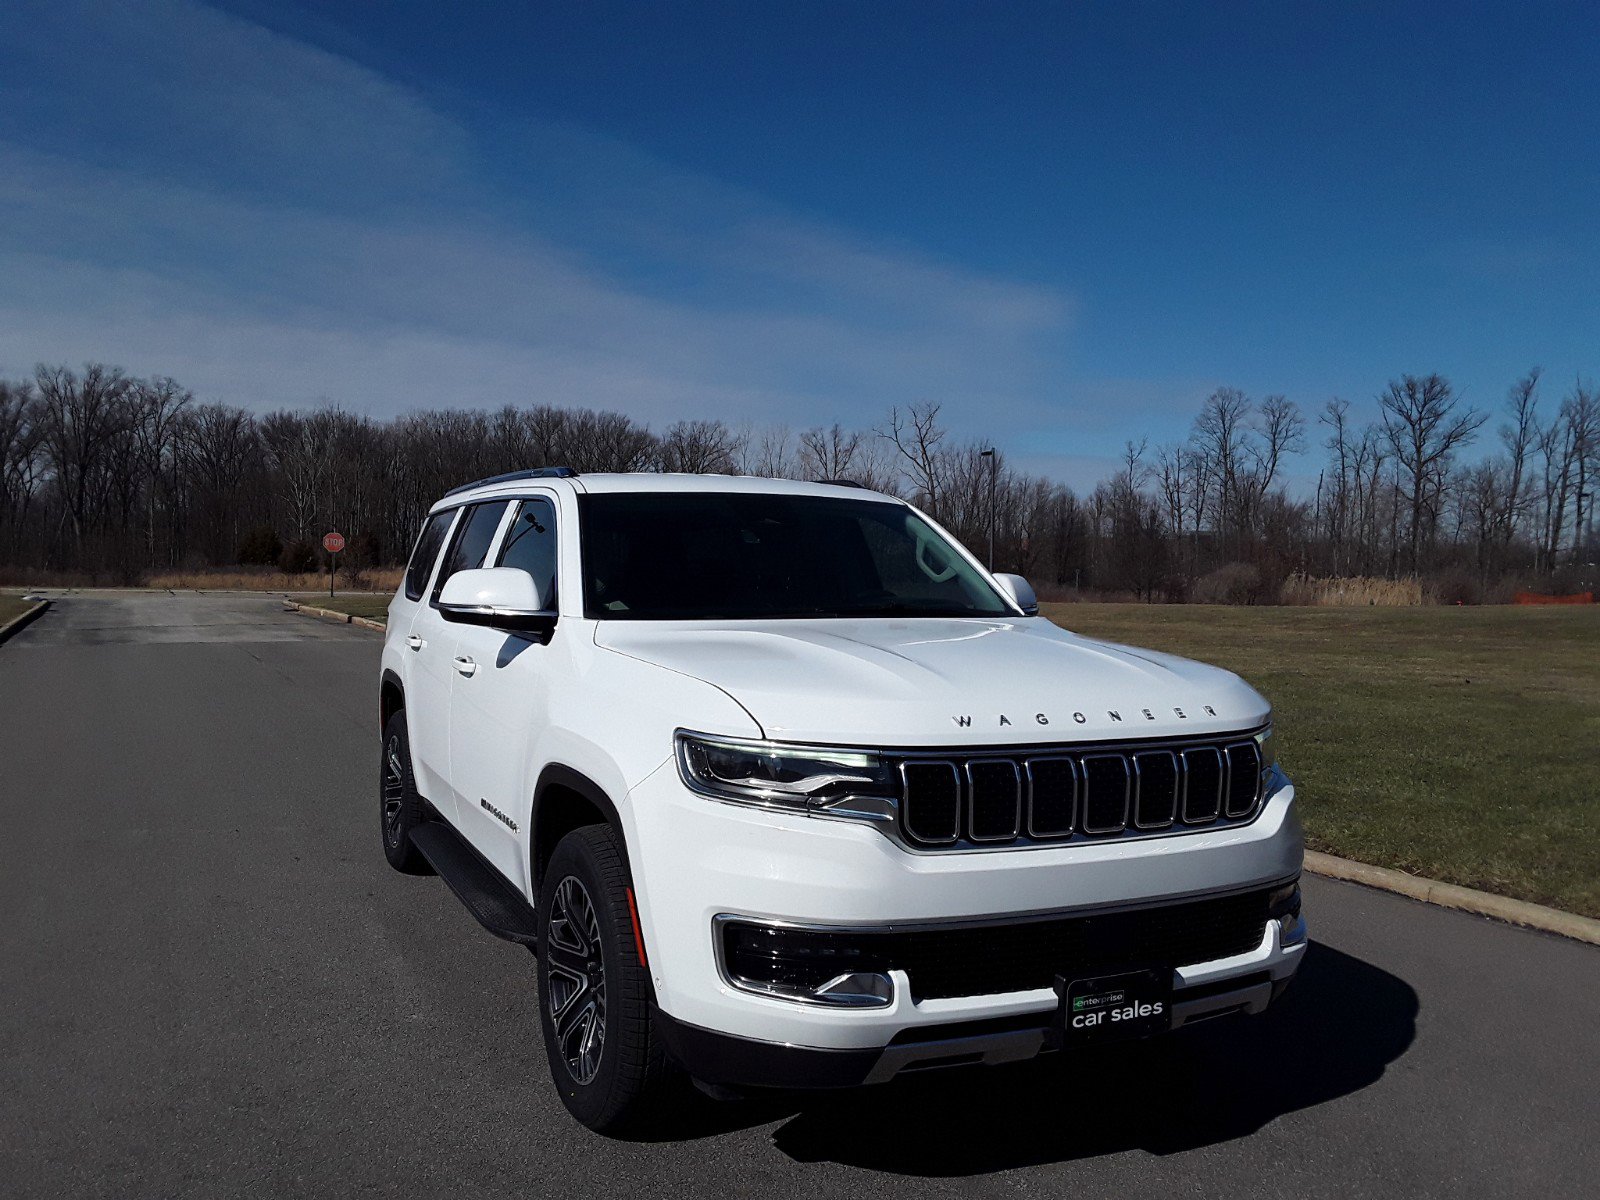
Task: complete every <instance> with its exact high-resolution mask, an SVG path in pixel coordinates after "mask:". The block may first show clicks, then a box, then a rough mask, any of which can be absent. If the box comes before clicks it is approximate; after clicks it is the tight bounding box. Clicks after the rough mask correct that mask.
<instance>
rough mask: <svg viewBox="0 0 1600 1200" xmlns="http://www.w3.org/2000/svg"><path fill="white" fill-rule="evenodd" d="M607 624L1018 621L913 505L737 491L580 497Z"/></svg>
mask: <svg viewBox="0 0 1600 1200" xmlns="http://www.w3.org/2000/svg"><path fill="white" fill-rule="evenodd" d="M578 511H579V514H580V518H581V520H582V524H583V563H584V571H583V573H584V580H583V586H584V611H585V613H586V614H587V615H588V616H589V617H591V618H598V619H601V620H634V621H637V620H656V621H669V620H716V619H721V620H736V619H740V618H781V617H791V618H793V617H970V616H997V617H998V616H1014V615H1015V614H1014V613H1012V612H1011V610H1010V609H1009V608H1008V607H1007V606H1006V603H1005V601H1004V600H1002V599H1001V597H1000V595H999V594H998V593H997V592H996V591H995V589H994V588H993V587H992V586H990V585H989V584H988V583H987V582H986V581H985V580H984V579H983V577H982V576H981V575H980V573H979V572H978V571H977V570H976V569H975V568H974V567H972V566H971V565H970V564H969V563H968V562H967V560H966V559H965V558H964V557H963V556H962V555H961V554H960V553H959V552H958V551H957V550H956V548H955V547H954V546H952V545H951V544H950V542H949V541H948V539H946V538H945V537H944V536H943V535H941V534H939V533H937V532H936V531H935V530H934V529H933V527H932V526H930V525H929V524H928V523H927V522H926V521H924V520H923V519H922V518H921V517H920V516H919V515H918V514H917V513H916V512H915V511H913V510H912V509H910V508H908V507H906V506H905V505H903V504H886V503H884V502H882V501H873V500H844V499H833V498H832V497H822V496H784V495H768V494H750V493H736V492H618V493H602V494H600V495H587V496H583V497H582V498H581V499H580V500H579V510H578Z"/></svg>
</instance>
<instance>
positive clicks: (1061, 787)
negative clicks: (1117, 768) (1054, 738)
mask: <svg viewBox="0 0 1600 1200" xmlns="http://www.w3.org/2000/svg"><path fill="white" fill-rule="evenodd" d="M1023 766H1024V770H1025V771H1026V773H1027V777H1028V833H1029V835H1030V836H1032V837H1036V838H1061V837H1071V836H1072V831H1073V827H1074V826H1075V825H1076V824H1077V821H1078V768H1077V764H1076V763H1074V762H1073V760H1072V759H1070V758H1068V757H1066V756H1065V755H1062V756H1061V757H1058V758H1030V759H1029V760H1028V761H1027V762H1026V763H1025V764H1023Z"/></svg>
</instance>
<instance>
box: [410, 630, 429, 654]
mask: <svg viewBox="0 0 1600 1200" xmlns="http://www.w3.org/2000/svg"><path fill="white" fill-rule="evenodd" d="M426 644H427V643H425V642H424V641H423V640H422V639H421V638H419V637H418V636H417V635H416V634H414V633H413V634H412V635H411V636H410V637H408V638H406V645H408V646H410V647H411V648H412V649H413V650H421V649H422V647H423V646H424V645H426Z"/></svg>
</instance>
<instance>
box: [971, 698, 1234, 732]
mask: <svg viewBox="0 0 1600 1200" xmlns="http://www.w3.org/2000/svg"><path fill="white" fill-rule="evenodd" d="M1200 709H1201V711H1202V712H1204V713H1205V714H1206V716H1208V717H1214V716H1216V715H1217V710H1216V709H1214V708H1212V707H1211V705H1209V704H1202V705H1201V706H1200ZM1126 711H1127V716H1126V717H1124V716H1123V710H1122V709H1117V708H1108V709H1106V710H1105V714H1106V715H1105V717H1104V718H1098V719H1096V720H1095V723H1096V724H1104V725H1120V724H1123V723H1124V722H1125V721H1127V720H1133V721H1140V720H1143V721H1154V720H1156V719H1157V717H1156V710H1155V709H1153V708H1130V709H1128V710H1126ZM1163 711H1164V710H1163ZM996 715H997V716H998V717H999V718H1000V720H999V724H1000V725H1013V724H1015V722H1013V721H1012V719H1011V718H1010V717H1009V716H1007V715H1006V714H1005V713H998V714H996ZM1070 715H1071V719H1072V722H1073V723H1074V724H1076V725H1087V724H1089V723H1090V720H1091V717H1090V715H1089V714H1088V713H1083V712H1074V713H1072V714H1070ZM1172 715H1173V716H1175V717H1177V718H1178V719H1179V720H1180V721H1187V720H1188V719H1189V714H1188V712H1187V711H1185V710H1184V709H1182V708H1179V707H1177V706H1174V707H1173V709H1172ZM950 719H951V720H952V721H954V722H955V723H956V724H957V725H959V726H961V728H963V729H967V728H970V727H971V725H972V714H971V713H961V714H958V715H956V716H952V717H951V718H950ZM1024 719H1028V718H1022V717H1019V718H1018V720H1024ZM1031 720H1032V721H1033V723H1034V724H1035V725H1048V724H1050V714H1049V713H1042V712H1041V713H1034V714H1033V716H1032V718H1031Z"/></svg>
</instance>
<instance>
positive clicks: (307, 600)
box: [290, 592, 394, 622]
mask: <svg viewBox="0 0 1600 1200" xmlns="http://www.w3.org/2000/svg"><path fill="white" fill-rule="evenodd" d="M290 598H291V599H293V600H297V601H299V602H300V603H301V604H309V605H310V606H311V607H313V608H326V609H330V610H332V611H333V612H342V613H349V614H350V615H351V616H353V617H366V618H368V619H369V620H373V621H379V622H385V621H387V620H388V619H389V601H391V600H393V599H394V595H393V594H392V593H390V592H378V593H372V592H341V593H339V594H338V595H336V596H333V597H332V598H331V599H330V598H329V596H328V594H327V593H326V592H324V593H323V594H322V595H320V596H315V595H304V596H301V595H295V596H292V597H290Z"/></svg>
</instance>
